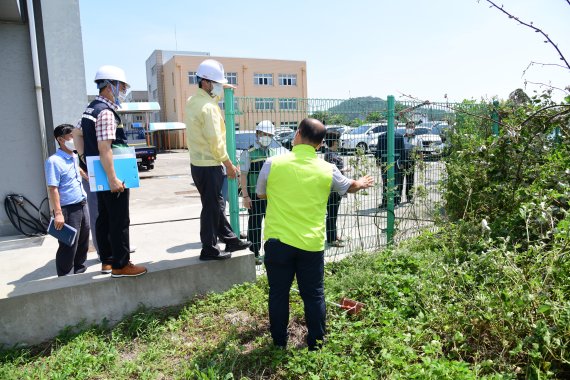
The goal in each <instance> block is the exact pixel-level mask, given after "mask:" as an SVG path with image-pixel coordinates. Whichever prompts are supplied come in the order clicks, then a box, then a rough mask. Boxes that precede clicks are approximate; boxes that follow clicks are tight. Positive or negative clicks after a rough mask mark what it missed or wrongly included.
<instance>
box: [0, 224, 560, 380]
mask: <svg viewBox="0 0 570 380" xmlns="http://www.w3.org/2000/svg"><path fill="white" fill-rule="evenodd" d="M454 244H455V243H454V241H453V234H452V233H448V234H443V235H442V233H441V232H440V233H438V234H437V235H434V234H431V233H428V234H425V235H423V236H421V237H419V238H417V239H413V240H411V241H410V242H408V243H405V244H403V245H402V246H400V247H399V248H397V249H395V250H393V251H389V250H386V251H382V252H378V253H376V254H373V255H355V256H353V257H351V258H349V259H346V260H343V261H341V262H338V263H332V264H329V265H327V266H326V275H325V279H326V290H325V293H326V296H327V299H328V300H330V301H334V302H337V301H338V300H339V299H340V298H341V297H348V298H352V299H355V300H357V301H361V302H364V303H365V304H366V307H365V308H364V310H363V311H362V312H361V313H360V314H359V315H348V314H345V313H344V312H343V311H341V310H339V309H337V308H335V307H334V306H327V312H328V331H329V333H328V336H327V342H326V344H325V346H324V348H323V349H322V350H321V351H319V352H316V353H315V352H309V351H307V350H306V348H305V343H304V337H305V333H306V330H305V327H304V319H303V306H302V302H301V300H300V297H299V296H298V294H296V293H292V294H291V324H290V330H291V339H290V343H291V344H290V347H289V348H288V349H287V350H286V351H280V350H275V349H274V348H273V347H272V346H271V344H270V343H271V338H270V336H269V332H268V328H267V327H268V317H267V281H266V279H265V278H260V279H259V280H258V281H257V283H255V284H244V285H240V286H236V287H234V288H232V289H231V290H229V291H227V292H225V293H222V294H211V295H207V296H205V297H202V298H197V299H195V300H194V301H193V302H191V303H189V304H187V305H183V306H180V307H174V308H165V309H159V310H145V309H141V310H139V311H137V312H136V313H134V314H133V315H131V316H130V317H128V318H126V319H125V320H123V321H122V322H121V323H119V324H118V325H116V326H114V327H113V328H109V327H108V326H105V325H103V326H78V327H76V328H74V329H68V330H67V331H64V332H63V333H62V334H61V335H60V336H59V337H58V338H56V339H55V340H54V341H52V342H48V343H46V344H43V345H39V346H35V347H30V348H25V349H17V350H10V351H4V352H2V353H0V378H2V379H135V378H136V379H281V378H288V379H297V378H302V379H321V378H322V379H366V378H368V379H378V378H390V379H400V378H401V379H409V378H418V379H516V378H560V379H562V378H568V377H569V376H570V365H569V363H570V354H569V353H568V351H567V347H568V346H569V344H568V343H569V340H570V302H569V301H568V299H567V294H568V293H567V291H566V290H567V289H568V285H569V282H570V280H569V278H570V276H568V269H569V264H568V261H567V259H566V254H564V253H563V252H561V251H560V250H556V249H555V248H552V249H538V248H531V249H529V250H528V251H524V252H520V253H514V251H511V250H509V249H508V247H507V245H506V244H503V245H497V246H491V245H489V246H487V248H486V249H485V250H484V252H483V253H479V254H471V253H469V252H460V251H458V250H457V249H456V246H455V245H454ZM450 247H451V248H452V249H451V248H450ZM78 330H79V332H77V331H78Z"/></svg>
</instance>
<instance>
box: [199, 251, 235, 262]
mask: <svg viewBox="0 0 570 380" xmlns="http://www.w3.org/2000/svg"><path fill="white" fill-rule="evenodd" d="M231 257H232V254H231V253H230V252H220V254H219V255H200V260H203V261H207V260H226V259H229V258H231Z"/></svg>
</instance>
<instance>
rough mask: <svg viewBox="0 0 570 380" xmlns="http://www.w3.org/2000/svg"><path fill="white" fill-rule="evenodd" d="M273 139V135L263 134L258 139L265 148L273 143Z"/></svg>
mask: <svg viewBox="0 0 570 380" xmlns="http://www.w3.org/2000/svg"><path fill="white" fill-rule="evenodd" d="M271 140H273V139H272V138H271V136H261V137H260V138H259V140H258V141H259V145H261V146H262V147H264V148H267V147H268V146H269V144H271Z"/></svg>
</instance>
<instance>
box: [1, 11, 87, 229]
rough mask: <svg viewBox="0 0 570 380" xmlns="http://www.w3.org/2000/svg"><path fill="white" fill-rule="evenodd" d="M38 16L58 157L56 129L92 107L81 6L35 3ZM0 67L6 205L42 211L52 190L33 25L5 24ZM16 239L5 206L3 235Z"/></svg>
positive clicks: (49, 130)
mask: <svg viewBox="0 0 570 380" xmlns="http://www.w3.org/2000/svg"><path fill="white" fill-rule="evenodd" d="M8 1H9V0H8ZM23 3H25V2H23ZM23 11H24V12H25V9H24V10H23ZM34 12H35V13H36V18H37V20H38V22H36V28H37V35H38V38H37V41H38V50H39V56H40V70H41V74H42V93H43V95H44V101H43V103H44V104H43V106H44V111H45V124H46V136H47V137H46V139H47V145H48V148H49V149H50V153H52V152H53V151H54V150H55V143H54V139H53V137H52V136H53V128H54V127H55V126H57V125H58V124H60V123H64V122H67V123H70V122H71V123H75V122H76V121H77V120H78V119H79V117H80V116H81V112H82V111H83V109H82V108H83V107H84V106H85V102H86V90H85V78H84V67H83V48H82V41H81V29H80V26H79V3H78V1H77V0H35V1H34ZM0 20H2V15H0ZM0 67H1V68H2V69H1V70H0V86H1V88H2V92H3V94H4V96H3V97H2V101H1V102H0V115H2V116H1V117H0V133H1V136H2V137H1V138H0V158H1V159H0V175H1V179H0V200H1V201H2V202H4V200H5V198H6V195H8V194H11V193H17V194H21V195H23V196H25V197H26V198H28V199H29V200H30V201H31V202H32V203H33V204H35V205H36V206H39V205H40V203H41V202H42V200H43V199H44V198H46V196H47V189H46V183H45V178H44V154H43V151H42V139H41V133H40V126H39V121H38V105H37V102H36V93H35V84H34V73H33V66H32V54H31V44H30V32H29V23H28V22H25V23H13V22H10V23H7V22H3V21H0ZM16 234H18V232H17V230H16V229H15V228H14V227H13V226H12V224H11V223H10V221H9V219H8V216H7V215H6V213H5V211H4V207H1V208H0V236H8V235H16Z"/></svg>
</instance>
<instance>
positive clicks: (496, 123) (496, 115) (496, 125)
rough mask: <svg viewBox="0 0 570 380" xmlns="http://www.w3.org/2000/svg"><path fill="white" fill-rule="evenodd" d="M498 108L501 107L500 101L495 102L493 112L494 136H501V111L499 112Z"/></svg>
mask: <svg viewBox="0 0 570 380" xmlns="http://www.w3.org/2000/svg"><path fill="white" fill-rule="evenodd" d="M497 107H499V101H498V100H494V101H493V112H491V118H492V119H493V135H494V136H499V111H497Z"/></svg>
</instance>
